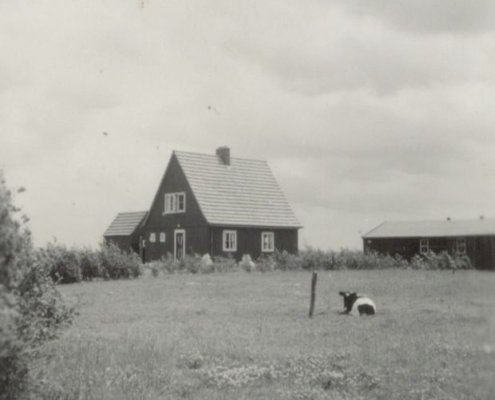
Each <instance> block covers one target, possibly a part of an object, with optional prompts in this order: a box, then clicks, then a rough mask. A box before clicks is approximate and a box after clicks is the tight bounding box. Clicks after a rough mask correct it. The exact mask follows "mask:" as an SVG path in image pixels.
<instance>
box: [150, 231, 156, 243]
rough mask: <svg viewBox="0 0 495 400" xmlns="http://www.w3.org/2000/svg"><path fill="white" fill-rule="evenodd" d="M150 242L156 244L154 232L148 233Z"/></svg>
mask: <svg viewBox="0 0 495 400" xmlns="http://www.w3.org/2000/svg"><path fill="white" fill-rule="evenodd" d="M150 242H151V243H155V242H156V234H155V233H154V232H151V233H150Z"/></svg>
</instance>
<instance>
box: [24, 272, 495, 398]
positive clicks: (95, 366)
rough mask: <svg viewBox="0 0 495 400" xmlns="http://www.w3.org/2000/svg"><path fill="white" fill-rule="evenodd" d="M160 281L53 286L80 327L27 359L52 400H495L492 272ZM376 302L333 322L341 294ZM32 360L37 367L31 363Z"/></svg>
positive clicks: (297, 274) (217, 276) (494, 278)
mask: <svg viewBox="0 0 495 400" xmlns="http://www.w3.org/2000/svg"><path fill="white" fill-rule="evenodd" d="M310 277H311V275H310V273H308V272H272V273H264V274H263V273H252V274H249V273H243V272H237V273H226V274H212V275H187V274H182V275H168V276H159V277H158V278H152V277H151V276H145V277H143V278H141V279H138V280H131V281H114V282H94V283H84V284H74V285H67V286H62V287H60V289H61V290H62V292H63V294H64V296H66V297H67V299H68V300H69V301H71V302H73V303H74V304H77V305H78V310H79V315H78V316H77V317H76V320H75V322H74V324H73V326H72V327H70V328H69V329H68V330H67V331H66V332H64V334H63V335H62V337H61V338H60V340H57V341H55V342H52V343H50V344H48V345H47V346H46V347H45V348H43V350H42V354H43V355H44V357H41V358H37V359H35V360H34V361H33V365H32V367H33V372H32V373H33V376H34V377H36V379H37V381H38V382H39V387H38V389H36V388H34V387H33V388H32V391H36V390H39V391H40V392H41V393H42V394H43V397H44V398H48V399H175V398H186V399H470V400H472V399H494V398H495V390H494V387H495V385H494V378H495V290H494V289H495V274H493V273H481V272H475V271H468V272H466V271H463V272H458V273H456V274H451V273H448V272H440V271H399V270H393V271H392V270H388V271H341V272H340V271H339V272H332V273H331V276H330V274H329V273H328V272H320V273H319V278H318V287H317V302H316V313H315V316H314V318H313V319H311V320H310V319H309V318H308V316H307V313H308V308H309V284H310ZM342 289H344V290H357V291H359V292H363V293H367V294H369V295H370V296H372V297H373V299H374V300H375V302H376V303H377V307H378V314H377V315H375V316H373V317H361V318H355V317H349V316H344V315H340V314H339V311H341V309H342V300H341V298H340V297H339V296H338V290H342ZM36 360H38V361H36Z"/></svg>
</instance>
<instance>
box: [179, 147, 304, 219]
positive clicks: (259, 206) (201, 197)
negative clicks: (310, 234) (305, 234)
mask: <svg viewBox="0 0 495 400" xmlns="http://www.w3.org/2000/svg"><path fill="white" fill-rule="evenodd" d="M174 154H175V155H176V157H177V160H178V161H179V164H180V165H181V167H182V169H183V171H184V174H185V175H186V177H187V180H188V182H189V184H190V185H191V189H192V191H193V193H194V195H195V197H196V199H197V201H198V204H199V207H200V208H201V211H202V212H203V214H204V216H205V218H206V220H207V221H208V222H209V223H210V224H213V225H242V226H263V227H287V228H289V227H291V228H293V227H300V226H301V224H300V223H299V221H298V220H297V218H296V216H295V214H294V212H293V211H292V208H291V206H290V205H289V203H288V201H287V199H286V198H285V196H284V194H283V192H282V190H281V189H280V187H279V186H278V183H277V181H276V180H275V177H274V176H273V174H272V171H271V170H270V167H269V166H268V164H267V162H266V161H260V160H248V159H242V158H234V157H232V158H231V159H230V165H225V164H223V163H222V162H221V161H220V159H219V158H218V157H217V156H216V155H209V154H198V153H189V152H183V151H174Z"/></svg>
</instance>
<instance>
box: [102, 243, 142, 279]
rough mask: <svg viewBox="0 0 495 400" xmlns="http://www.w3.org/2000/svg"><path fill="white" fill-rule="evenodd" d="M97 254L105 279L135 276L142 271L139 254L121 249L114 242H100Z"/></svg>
mask: <svg viewBox="0 0 495 400" xmlns="http://www.w3.org/2000/svg"><path fill="white" fill-rule="evenodd" d="M99 254H100V261H101V267H102V269H103V278H105V279H122V278H125V279H128V278H137V277H138V276H139V275H141V273H142V271H141V260H140V259H139V256H138V255H137V254H135V253H126V252H124V251H122V250H121V249H120V248H119V247H117V246H116V245H115V244H114V243H108V244H102V245H101V247H100V251H99Z"/></svg>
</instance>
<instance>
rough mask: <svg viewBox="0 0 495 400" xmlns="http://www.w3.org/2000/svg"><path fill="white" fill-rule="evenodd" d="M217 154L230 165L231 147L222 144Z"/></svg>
mask: <svg viewBox="0 0 495 400" xmlns="http://www.w3.org/2000/svg"><path fill="white" fill-rule="evenodd" d="M217 156H218V158H220V161H221V162H222V164H224V165H230V148H228V147H227V146H221V147H219V148H218V149H217Z"/></svg>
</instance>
